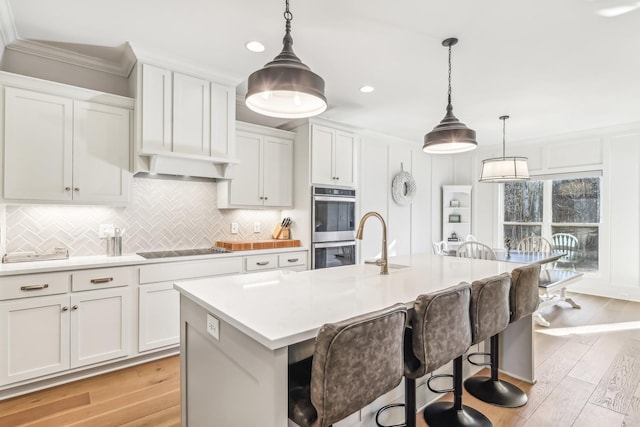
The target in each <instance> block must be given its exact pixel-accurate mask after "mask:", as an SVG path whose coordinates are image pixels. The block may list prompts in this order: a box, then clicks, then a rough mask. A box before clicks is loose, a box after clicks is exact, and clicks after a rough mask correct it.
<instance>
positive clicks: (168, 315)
mask: <svg viewBox="0 0 640 427" xmlns="http://www.w3.org/2000/svg"><path fill="white" fill-rule="evenodd" d="M138 302H139V311H138V351H147V350H153V349H155V348H160V347H165V346H169V345H176V344H178V343H180V294H179V293H178V291H176V290H175V289H173V282H161V283H152V284H148V285H144V286H140V287H139V288H138Z"/></svg>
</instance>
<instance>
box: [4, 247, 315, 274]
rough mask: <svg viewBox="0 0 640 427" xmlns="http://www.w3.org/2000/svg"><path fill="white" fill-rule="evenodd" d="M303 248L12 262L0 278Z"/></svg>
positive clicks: (103, 256) (81, 257)
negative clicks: (151, 256) (176, 255)
mask: <svg viewBox="0 0 640 427" xmlns="http://www.w3.org/2000/svg"><path fill="white" fill-rule="evenodd" d="M306 250H307V248H305V247H291V248H280V249H259V250H250V251H236V252H229V253H224V254H213V255H195V256H181V257H169V258H153V259H146V258H143V257H141V256H140V255H136V254H134V253H132V254H124V255H122V256H106V255H95V256H76V257H69V258H68V259H63V260H46V261H32V262H14V263H7V264H0V277H2V276H13V275H18V274H32V273H46V272H52V271H65V270H82V269H87V268H106V267H120V266H127V265H143V264H158V263H166V262H183V261H194V260H202V259H219V258H230V257H239V256H246V255H262V254H271V253H283V252H297V251H306Z"/></svg>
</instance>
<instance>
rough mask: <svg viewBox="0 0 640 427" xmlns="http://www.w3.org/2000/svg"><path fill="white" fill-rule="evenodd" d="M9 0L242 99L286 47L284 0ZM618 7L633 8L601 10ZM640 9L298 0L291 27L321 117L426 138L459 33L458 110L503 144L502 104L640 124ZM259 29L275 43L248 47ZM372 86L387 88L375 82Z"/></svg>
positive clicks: (596, 3) (520, 116)
mask: <svg viewBox="0 0 640 427" xmlns="http://www.w3.org/2000/svg"><path fill="white" fill-rule="evenodd" d="M2 1H4V2H7V3H8V5H9V7H10V10H11V12H12V14H13V22H14V26H15V31H16V33H17V35H18V37H19V39H23V40H33V41H43V42H46V43H51V44H53V45H55V46H57V47H63V48H65V49H69V50H74V51H77V52H79V53H82V54H84V55H92V56H96V57H103V58H104V59H106V60H113V59H114V58H117V57H118V55H119V53H121V52H122V50H123V49H124V48H123V46H126V43H127V42H130V43H131V44H132V45H133V46H134V47H135V46H141V47H143V48H144V49H145V50H146V51H150V52H156V53H157V54H158V55H162V56H166V57H170V58H173V59H174V60H179V61H184V62H185V63H189V64H191V65H195V66H198V67H201V68H205V69H208V70H212V71H214V72H216V73H220V74H223V75H226V76H231V77H232V78H233V79H235V81H237V82H241V83H240V84H239V85H238V89H237V93H238V95H239V96H240V97H243V96H244V93H245V91H246V86H245V85H246V78H247V77H248V76H249V74H251V72H253V71H255V70H257V69H259V68H261V67H262V66H263V65H264V64H265V63H267V62H269V61H271V60H272V59H273V57H274V56H276V55H277V54H278V53H279V52H280V49H281V47H282V36H283V34H284V18H283V15H282V14H283V11H284V5H285V2H284V1H282V0H226V1H223V0H207V1H205V0H162V1H158V0H103V1H86V0H56V1H55V2H53V1H50V0H2ZM618 6H622V7H626V8H627V10H628V13H623V14H620V15H618V16H615V17H604V16H601V15H600V14H599V13H598V12H601V13H602V11H603V10H604V11H611V10H614V9H612V8H614V7H618ZM639 7H640V2H638V3H637V0H563V1H558V0H528V1H527V0H516V1H514V0H485V1H478V0H448V1H438V2H436V1H427V0H405V1H398V2H392V1H381V0H291V12H292V14H293V21H292V36H293V39H294V49H295V51H296V53H297V55H298V56H299V57H300V59H301V60H302V61H303V62H304V63H306V64H307V65H309V66H310V67H311V69H312V70H313V71H314V72H315V73H317V74H319V75H321V76H322V77H323V78H324V80H325V82H326V95H327V99H328V103H329V108H328V110H327V111H326V112H325V113H323V115H322V117H325V118H327V119H331V120H335V121H339V122H342V123H346V124H350V125H353V126H356V127H359V128H365V129H372V130H375V131H379V132H383V133H386V134H390V135H394V136H398V137H402V138H406V139H409V140H414V141H416V142H417V143H421V141H422V138H423V136H424V134H425V133H426V132H428V131H430V130H431V129H432V128H433V127H434V126H435V125H436V124H437V123H438V122H439V121H440V120H441V119H442V117H443V116H444V113H445V106H446V95H447V49H446V48H444V47H442V45H441V42H442V40H443V39H445V38H448V37H457V38H458V39H459V40H460V41H459V43H458V44H457V45H456V46H455V47H454V48H453V60H452V61H453V75H452V79H453V81H452V83H453V93H452V96H453V106H454V113H455V114H456V115H457V116H458V118H459V119H460V120H461V121H463V122H464V123H466V124H467V125H468V126H469V127H471V128H473V129H475V130H476V131H477V134H478V142H479V144H480V145H481V146H483V145H491V144H500V143H501V141H502V123H501V122H500V121H499V119H498V117H499V116H501V115H504V114H508V115H510V116H511V119H510V120H509V121H507V141H508V142H517V141H524V140H530V139H535V138H540V137H545V136H549V135H559V134H564V133H571V132H575V131H581V130H587V129H593V128H598V127H606V126H612V125H618V124H626V123H632V122H639V121H640V55H639V54H638V52H640V9H639ZM620 10H621V9H620ZM4 20H5V21H6V17H5V18H4ZM250 40H259V41H261V42H262V43H263V44H264V45H265V47H266V50H265V51H264V52H262V53H252V52H249V51H248V50H247V49H246V48H245V47H244V46H245V43H246V42H248V41H250ZM363 85H371V86H374V87H375V91H374V92H373V93H370V94H363V93H361V92H360V91H359V90H358V89H359V88H360V87H361V86H363ZM239 116H242V112H240V113H239ZM257 121H258V120H257ZM260 121H261V122H262V123H263V124H273V125H277V124H280V122H278V121H276V120H272V121H271V120H260ZM507 151H509V150H508V149H507Z"/></svg>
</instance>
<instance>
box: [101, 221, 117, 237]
mask: <svg viewBox="0 0 640 427" xmlns="http://www.w3.org/2000/svg"><path fill="white" fill-rule="evenodd" d="M114 230H115V228H114V226H113V224H100V228H99V230H98V237H99V238H100V239H106V238H107V237H111V236H113V233H114V232H115V231H114Z"/></svg>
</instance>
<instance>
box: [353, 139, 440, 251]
mask: <svg viewBox="0 0 640 427" xmlns="http://www.w3.org/2000/svg"><path fill="white" fill-rule="evenodd" d="M401 165H402V166H403V167H404V170H405V171H406V172H409V173H411V174H412V175H413V177H414V179H415V181H416V186H417V191H416V195H415V197H414V199H413V202H412V203H411V204H410V205H407V206H400V205H398V204H397V203H395V202H394V200H393V198H392V196H391V182H392V180H393V177H394V176H395V174H396V173H398V172H400V170H401ZM359 171H360V177H359V183H360V184H359V187H358V190H359V201H360V205H359V211H360V215H359V217H362V215H364V214H365V213H366V212H368V211H376V212H378V213H380V214H381V215H382V216H383V218H385V220H386V223H387V244H388V248H389V256H392V255H407V254H411V253H416V254H417V253H427V252H430V251H431V241H432V240H433V239H439V235H440V226H439V225H438V226H434V222H437V224H439V218H440V198H441V192H440V190H439V189H440V185H441V183H443V182H444V181H446V180H448V179H450V178H449V177H450V173H451V171H450V168H449V163H448V161H443V160H442V158H438V157H434V156H430V155H427V154H425V153H424V152H423V151H422V144H421V143H415V142H412V141H406V140H402V139H399V138H395V137H392V136H388V135H383V134H378V133H373V132H366V133H363V134H362V139H361V145H360V156H359ZM381 242H382V227H381V225H380V223H379V221H377V220H375V219H370V220H368V222H367V224H366V226H365V230H364V239H363V240H362V242H361V243H360V261H362V260H364V259H368V258H374V257H378V256H380V253H381V249H382V243H381Z"/></svg>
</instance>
